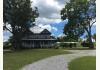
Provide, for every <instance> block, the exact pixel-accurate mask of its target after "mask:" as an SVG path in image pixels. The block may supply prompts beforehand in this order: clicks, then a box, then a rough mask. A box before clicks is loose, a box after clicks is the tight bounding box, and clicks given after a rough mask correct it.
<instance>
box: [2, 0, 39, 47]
mask: <svg viewBox="0 0 100 70" xmlns="http://www.w3.org/2000/svg"><path fill="white" fill-rule="evenodd" d="M38 15H39V13H38V9H37V7H35V9H32V7H31V1H30V0H3V22H4V27H3V28H4V30H5V29H6V30H9V31H10V32H11V33H12V35H13V37H12V39H13V41H12V44H13V47H18V46H19V47H20V42H21V38H22V37H23V36H24V32H26V31H27V30H28V26H29V25H32V24H31V23H32V22H34V21H35V18H36V17H38ZM7 25H10V28H11V29H9V28H8V27H7Z"/></svg>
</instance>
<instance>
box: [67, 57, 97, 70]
mask: <svg viewBox="0 0 100 70" xmlns="http://www.w3.org/2000/svg"><path fill="white" fill-rule="evenodd" d="M69 70H96V57H95V56H85V57H81V58H78V59H75V60H73V61H72V62H70V63H69Z"/></svg>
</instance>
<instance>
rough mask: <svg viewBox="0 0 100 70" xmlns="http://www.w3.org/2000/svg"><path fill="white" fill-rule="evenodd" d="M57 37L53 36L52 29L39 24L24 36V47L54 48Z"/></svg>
mask: <svg viewBox="0 0 100 70" xmlns="http://www.w3.org/2000/svg"><path fill="white" fill-rule="evenodd" d="M56 41H57V40H56V38H54V37H53V36H51V33H50V31H48V30H47V29H43V28H41V27H39V26H34V27H31V28H30V29H29V31H28V32H27V33H25V36H24V37H23V38H22V47H24V48H52V47H54V45H55V42H56Z"/></svg>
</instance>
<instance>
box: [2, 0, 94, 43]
mask: <svg viewBox="0 0 100 70" xmlns="http://www.w3.org/2000/svg"><path fill="white" fill-rule="evenodd" d="M31 1H32V8H34V6H36V7H38V11H39V17H38V18H37V19H36V25H38V26H39V27H41V28H44V29H45V28H46V29H48V30H49V31H50V32H51V33H52V35H54V36H56V37H57V36H61V35H63V28H64V25H65V24H66V23H67V21H68V20H64V21H62V20H61V18H60V17H61V16H60V11H61V9H62V8H63V7H64V5H65V3H66V2H69V0H31ZM94 31H95V26H94V27H93V32H94ZM94 33H95V32H94ZM3 35H4V41H6V40H7V39H8V38H9V36H11V34H10V33H9V32H8V31H5V32H4V33H3Z"/></svg>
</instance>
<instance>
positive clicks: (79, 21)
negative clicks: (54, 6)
mask: <svg viewBox="0 0 100 70" xmlns="http://www.w3.org/2000/svg"><path fill="white" fill-rule="evenodd" d="M95 9H96V4H95V0H70V2H68V3H66V5H65V7H64V8H63V9H62V10H61V19H63V20H65V19H68V20H69V22H68V24H66V25H65V27H64V33H65V34H66V35H67V36H69V38H78V37H80V36H81V35H82V34H83V32H84V30H85V31H86V32H87V35H88V37H89V44H90V45H89V48H94V45H93V43H92V35H91V28H92V26H93V24H94V23H95V22H96V20H95V19H96V10H95Z"/></svg>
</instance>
